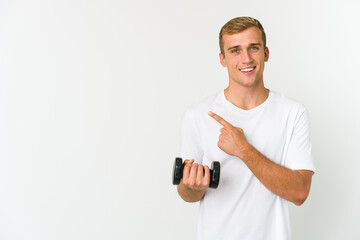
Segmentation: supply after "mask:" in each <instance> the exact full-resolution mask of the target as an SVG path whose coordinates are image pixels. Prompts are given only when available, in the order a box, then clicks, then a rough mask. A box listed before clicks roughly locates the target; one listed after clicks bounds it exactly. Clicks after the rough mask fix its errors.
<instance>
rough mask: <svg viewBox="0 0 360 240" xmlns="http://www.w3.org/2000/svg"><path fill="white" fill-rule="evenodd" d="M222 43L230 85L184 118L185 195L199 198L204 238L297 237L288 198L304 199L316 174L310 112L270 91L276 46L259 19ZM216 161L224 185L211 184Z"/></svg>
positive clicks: (242, 23) (240, 25)
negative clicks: (267, 82) (267, 68)
mask: <svg viewBox="0 0 360 240" xmlns="http://www.w3.org/2000/svg"><path fill="white" fill-rule="evenodd" d="M219 41H220V50H221V53H220V55H219V56H220V62H221V65H222V66H224V67H226V68H227V70H228V75H229V85H228V87H227V88H226V89H225V90H223V91H220V92H219V93H217V94H215V95H213V96H210V97H208V98H206V99H204V100H203V101H201V102H199V103H197V104H195V105H193V106H191V107H190V108H189V109H188V110H187V111H186V113H185V115H184V119H183V126H182V150H181V152H182V153H181V154H182V157H183V159H186V160H185V166H184V172H183V179H182V181H181V183H180V185H179V186H178V192H179V195H180V196H181V197H182V198H183V199H184V200H185V201H187V202H197V201H200V213H199V221H198V239H200V240H202V239H204V240H205V239H206V240H212V239H214V240H219V239H248V240H257V239H259V240H260V239H261V240H263V239H274V240H282V239H290V227H289V212H288V201H290V202H292V203H294V204H296V205H301V204H302V203H303V202H304V201H305V199H306V198H307V196H308V194H309V191H310V185H311V178H312V175H313V173H314V171H315V168H314V164H313V161H312V158H311V146H310V140H309V124H308V116H307V111H306V109H305V108H304V107H303V106H302V105H301V104H299V103H297V102H295V101H293V100H291V99H289V98H286V97H285V96H283V95H281V94H278V93H276V92H273V91H271V90H269V89H266V88H265V86H264V80H263V71H264V65H265V62H267V61H268V59H269V49H268V48H267V47H266V36H265V32H264V29H263V27H262V25H261V24H260V22H259V21H257V20H256V19H253V18H250V17H239V18H235V19H232V20H230V21H229V22H228V23H226V24H225V25H224V26H223V27H222V29H221V31H220V35H219ZM212 161H219V162H220V164H221V176H220V184H219V186H218V188H217V189H209V188H208V186H209V182H210V177H209V168H208V167H207V166H209V165H210V164H211V162H212Z"/></svg>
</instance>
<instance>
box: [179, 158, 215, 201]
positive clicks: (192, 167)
mask: <svg viewBox="0 0 360 240" xmlns="http://www.w3.org/2000/svg"><path fill="white" fill-rule="evenodd" d="M219 181H220V163H219V162H216V161H215V162H212V164H211V169H209V167H208V166H206V165H200V164H197V163H194V159H191V160H185V161H184V163H183V162H182V159H181V158H176V159H175V163H174V171H173V184H175V185H179V186H178V191H179V192H183V193H184V194H181V195H180V196H182V198H183V199H184V200H185V201H187V202H197V201H199V200H200V199H202V198H203V197H204V194H205V192H206V190H207V189H208V188H217V187H218V185H219Z"/></svg>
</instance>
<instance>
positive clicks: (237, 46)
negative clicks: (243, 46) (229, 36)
mask: <svg viewBox="0 0 360 240" xmlns="http://www.w3.org/2000/svg"><path fill="white" fill-rule="evenodd" d="M239 47H240V45H236V46H232V47H229V48H228V49H227V50H228V51H230V50H231V49H234V48H239Z"/></svg>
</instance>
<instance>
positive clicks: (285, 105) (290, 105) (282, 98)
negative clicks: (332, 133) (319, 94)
mask: <svg viewBox="0 0 360 240" xmlns="http://www.w3.org/2000/svg"><path fill="white" fill-rule="evenodd" d="M271 95H272V104H273V105H276V106H277V107H279V108H281V109H283V110H292V111H301V112H302V111H306V108H305V106H304V105H303V104H302V103H300V102H299V101H297V100H295V99H293V98H292V97H289V96H286V95H285V94H283V93H278V92H274V91H271Z"/></svg>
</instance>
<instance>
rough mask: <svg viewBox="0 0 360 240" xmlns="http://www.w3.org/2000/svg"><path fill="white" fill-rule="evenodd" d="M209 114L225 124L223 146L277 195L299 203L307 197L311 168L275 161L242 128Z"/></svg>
mask: <svg viewBox="0 0 360 240" xmlns="http://www.w3.org/2000/svg"><path fill="white" fill-rule="evenodd" d="M209 115H210V116H211V117H213V118H214V119H215V120H216V121H218V122H219V123H220V124H221V125H223V126H224V128H222V129H221V135H220V136H219V141H218V147H219V148H220V149H222V150H223V151H224V152H226V153H227V154H230V155H233V156H237V157H239V158H240V159H242V160H243V161H244V163H245V164H246V165H247V166H248V168H249V169H250V170H251V171H252V172H253V174H254V175H255V176H256V177H257V178H258V179H259V181H260V182H262V184H264V186H265V187H266V188H268V189H269V190H270V191H271V192H273V193H274V194H276V195H278V196H280V197H282V198H284V199H286V200H288V201H290V202H292V203H294V204H296V205H301V204H302V203H303V202H304V201H305V200H306V198H307V196H308V194H309V191H310V185H311V178H312V175H313V172H312V171H309V170H291V169H288V168H286V167H284V166H281V165H279V164H276V163H274V162H273V161H271V160H269V159H268V158H266V157H265V156H264V155H263V154H261V153H260V152H259V151H257V150H256V149H255V148H254V147H253V146H251V145H250V144H249V143H248V142H247V140H246V138H245V134H244V132H243V130H242V129H241V128H237V127H234V126H232V125H231V124H230V123H228V122H226V121H225V120H224V119H223V118H221V117H220V116H218V115H216V114H215V113H212V112H210V113H209Z"/></svg>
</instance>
